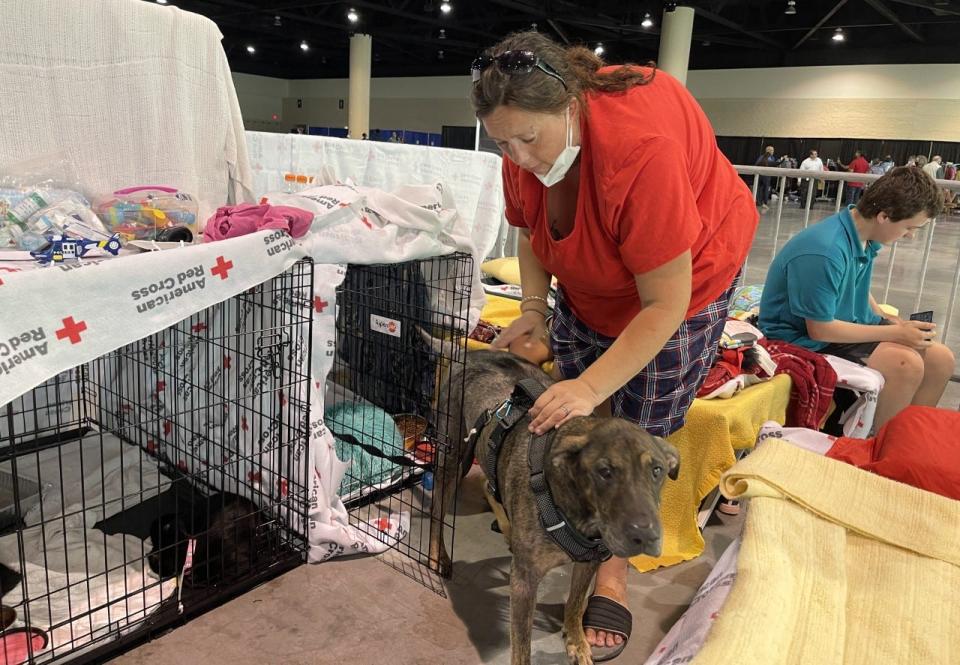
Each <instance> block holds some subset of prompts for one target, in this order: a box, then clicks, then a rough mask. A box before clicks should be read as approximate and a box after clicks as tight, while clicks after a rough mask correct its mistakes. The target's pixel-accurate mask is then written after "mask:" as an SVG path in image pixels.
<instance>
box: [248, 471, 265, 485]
mask: <svg viewBox="0 0 960 665" xmlns="http://www.w3.org/2000/svg"><path fill="white" fill-rule="evenodd" d="M247 480H249V481H250V482H251V483H261V482H263V474H262V473H260V472H259V471H251V472H250V473H248V474H247Z"/></svg>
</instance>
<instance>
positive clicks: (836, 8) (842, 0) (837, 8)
mask: <svg viewBox="0 0 960 665" xmlns="http://www.w3.org/2000/svg"><path fill="white" fill-rule="evenodd" d="M845 4H847V0H840V2H838V3H837V4H836V5H834V6H833V9H831V10H830V11H828V12H827V13H826V15H825V16H824V17H823V18H822V19H820V20H819V21H817V24H816V25H815V26H813V27H812V28H810V30H809V31H808V32H807V34H805V35H804V36H803V37H801V38H800V41H798V42H797V43H796V44H794V45H793V50H794V51H795V50H797V49H798V48H800V45H801V44H803V43H804V42H805V41H807V40H808V39H810V38H811V37H813V34H814V33H815V32H816V31H817V30H819V29H820V28H821V27H822V26H823V24H824V23H826V22H827V21H829V20H830V19H831V18H832V17H833V15H834V14H836V13H837V12H838V11H840V8H841V7H843V6H844V5H845Z"/></svg>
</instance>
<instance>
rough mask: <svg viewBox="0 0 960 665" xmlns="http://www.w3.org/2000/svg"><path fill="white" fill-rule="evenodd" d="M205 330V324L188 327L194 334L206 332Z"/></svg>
mask: <svg viewBox="0 0 960 665" xmlns="http://www.w3.org/2000/svg"><path fill="white" fill-rule="evenodd" d="M206 329H207V324H206V323H196V324H194V325H192V326H190V330H192V331H193V332H195V333H198V332H203V331H204V330H206Z"/></svg>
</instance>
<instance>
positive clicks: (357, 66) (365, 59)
mask: <svg viewBox="0 0 960 665" xmlns="http://www.w3.org/2000/svg"><path fill="white" fill-rule="evenodd" d="M372 52H373V38H372V37H371V36H370V35H363V34H355V35H353V36H351V37H350V92H349V94H350V96H349V98H348V99H347V126H348V127H349V128H350V136H352V137H353V138H355V139H358V138H360V137H361V136H362V135H363V134H366V135H367V136H369V135H370V61H371V53H372Z"/></svg>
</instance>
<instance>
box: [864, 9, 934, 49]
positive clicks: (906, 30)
mask: <svg viewBox="0 0 960 665" xmlns="http://www.w3.org/2000/svg"><path fill="white" fill-rule="evenodd" d="M864 2H866V3H867V4H868V5H870V6H871V7H873V8H874V9H875V10H876V12H877V13H878V14H880V15H881V16H883V17H884V18H886V19H887V20H889V21H890V22H892V23H893V24H894V25H895V26H897V27H898V28H900V30H901V31H902V32H903V34H905V35H906V36H907V37H909V38H910V39H912V40H913V41H915V42H920V43H923V42H924V41H925V40H924V38H923V37H921V36H920V35H919V34H917V33H916V32H915V31H914V30H913V28H911V27H910V26H908V25H907V24H905V23H904V22H903V21H901V20H900V17H899V16H897V15H896V14H895V13H894V12H893V11H892V10H891V9H890V8H889V7H887V6H886V5H885V4H883V2H881V0H864Z"/></svg>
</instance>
